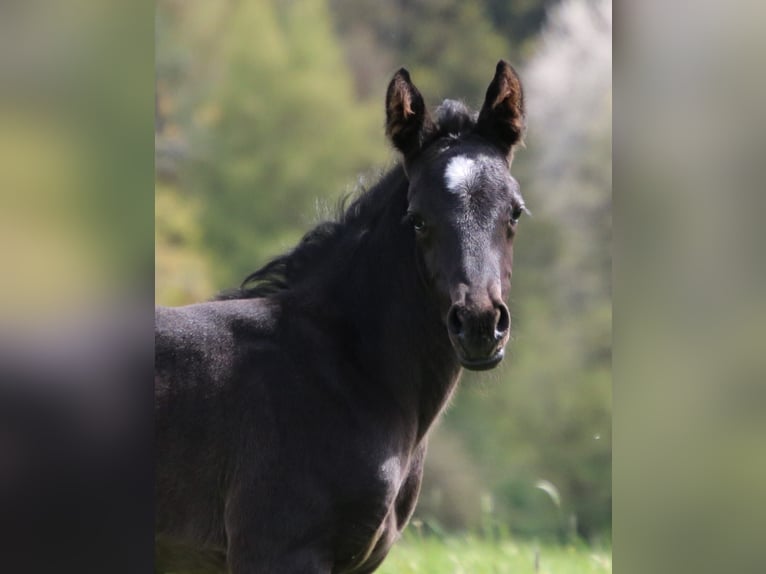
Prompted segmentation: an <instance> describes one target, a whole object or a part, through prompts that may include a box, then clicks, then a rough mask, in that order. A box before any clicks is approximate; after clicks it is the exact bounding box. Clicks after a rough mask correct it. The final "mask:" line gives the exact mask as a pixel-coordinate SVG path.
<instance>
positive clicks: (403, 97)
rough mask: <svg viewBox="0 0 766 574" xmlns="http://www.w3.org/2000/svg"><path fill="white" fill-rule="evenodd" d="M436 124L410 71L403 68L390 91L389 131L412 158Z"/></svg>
mask: <svg viewBox="0 0 766 574" xmlns="http://www.w3.org/2000/svg"><path fill="white" fill-rule="evenodd" d="M432 128H433V122H432V121H431V117H430V116H429V114H428V110H427V109H426V104H425V102H424V101H423V96H421V95H420V92H419V91H418V89H417V88H416V87H415V85H414V84H413V83H412V81H410V73H409V72H408V71H407V70H405V69H404V68H401V69H400V70H399V71H398V72H396V74H394V77H393V78H392V79H391V83H390V84H388V91H387V92H386V135H387V136H388V138H389V139H390V140H391V143H393V144H394V147H396V149H398V150H399V151H400V152H402V154H404V157H405V158H408V157H411V156H412V155H414V154H415V153H417V152H418V151H420V148H421V147H422V146H423V141H424V140H425V137H426V136H427V135H428V133H429V132H430V131H431V130H432Z"/></svg>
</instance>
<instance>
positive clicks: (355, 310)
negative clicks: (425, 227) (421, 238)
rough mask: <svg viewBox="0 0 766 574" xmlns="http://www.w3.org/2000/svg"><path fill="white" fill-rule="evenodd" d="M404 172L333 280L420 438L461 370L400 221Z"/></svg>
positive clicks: (365, 354)
mask: <svg viewBox="0 0 766 574" xmlns="http://www.w3.org/2000/svg"><path fill="white" fill-rule="evenodd" d="M407 186H408V183H407V180H406V178H402V179H401V181H400V182H398V185H397V186H396V188H395V189H394V190H393V193H392V194H391V195H390V196H389V201H388V202H387V203H386V204H385V205H383V206H382V207H381V212H380V213H379V214H378V217H377V218H376V222H375V223H374V224H373V225H372V226H371V227H370V229H369V230H368V232H367V233H365V234H364V237H363V238H362V240H360V242H359V244H358V245H357V246H356V248H355V249H354V253H353V256H352V257H350V258H349V259H348V262H347V264H346V265H343V266H342V267H341V269H343V270H344V275H345V276H344V277H342V278H341V281H340V283H339V284H338V285H337V286H336V291H335V293H336V295H337V298H336V301H338V305H339V307H338V308H341V309H345V310H346V311H345V312H344V321H346V322H347V323H350V325H351V326H352V333H354V334H355V335H356V338H357V340H355V341H354V344H355V345H357V352H358V354H359V360H360V363H361V364H363V365H365V366H366V367H368V372H369V373H373V374H374V383H375V384H377V385H380V386H382V387H383V388H384V389H385V392H386V393H387V394H388V395H390V396H393V398H394V402H395V404H396V405H397V408H398V409H399V410H401V411H403V412H404V413H405V418H406V420H408V421H409V422H410V423H411V424H412V425H414V427H413V428H414V429H416V436H417V438H418V440H420V439H421V438H422V437H423V436H424V435H425V433H426V432H427V430H428V428H429V427H430V426H431V424H432V423H433V422H434V420H435V419H436V417H437V416H438V415H439V413H440V412H441V411H442V409H443V408H444V406H445V405H446V404H447V402H448V400H449V398H450V396H451V394H452V392H453V391H454V388H455V385H456V383H457V380H458V377H459V375H460V371H461V369H460V365H459V363H458V361H457V359H456V357H455V353H454V351H453V349H452V346H451V344H450V342H449V339H448V336H447V331H446V327H445V325H444V322H443V320H442V317H441V313H440V310H439V307H438V304H437V302H436V300H435V299H434V294H433V293H432V291H431V290H430V288H429V287H428V286H427V285H426V283H425V282H424V280H423V277H422V276H421V274H420V273H419V271H418V266H417V252H416V248H415V238H414V235H413V234H412V233H411V232H410V231H409V230H408V229H407V228H406V227H405V226H404V225H403V224H402V218H403V216H404V214H405V212H406V209H407Z"/></svg>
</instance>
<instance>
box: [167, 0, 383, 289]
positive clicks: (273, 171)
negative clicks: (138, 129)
mask: <svg viewBox="0 0 766 574" xmlns="http://www.w3.org/2000/svg"><path fill="white" fill-rule="evenodd" d="M195 13H197V14H195ZM203 15H207V16H203ZM195 16H196V17H195ZM183 17H184V19H189V20H191V21H192V24H190V25H189V28H190V29H191V31H190V32H187V33H188V34H189V37H188V38H187V40H188V43H189V44H191V46H188V45H187V49H189V50H190V52H191V54H192V56H191V58H189V59H190V60H191V63H189V62H188V60H187V63H185V64H184V63H183V59H182V58H175V60H174V61H173V60H172V59H171V58H170V57H169V60H170V61H169V63H168V67H169V68H170V69H173V65H175V67H176V68H179V67H180V68H184V66H186V67H189V66H190V69H187V70H186V71H185V72H184V73H183V76H184V77H185V78H187V79H186V80H185V82H186V86H188V88H189V89H188V90H184V89H182V90H180V93H181V94H182V95H181V96H179V98H178V100H179V101H178V103H177V108H178V113H177V121H178V122H179V123H181V124H182V126H183V133H184V135H185V137H186V138H187V140H188V146H189V152H188V153H189V156H188V157H187V158H186V161H185V162H184V165H183V166H182V169H181V170H180V172H179V175H180V180H181V182H182V187H183V189H184V190H187V192H188V193H192V194H194V195H195V196H197V197H198V198H200V200H201V201H202V203H203V205H204V209H202V210H201V211H200V214H199V216H200V225H201V229H202V232H203V237H202V240H201V245H200V247H202V246H204V249H206V250H207V251H208V253H209V255H210V261H211V265H212V271H213V273H214V284H215V285H216V286H218V287H224V286H232V285H235V284H237V283H238V282H239V281H240V280H241V279H242V278H243V277H244V276H245V275H246V274H247V273H248V272H250V271H252V270H254V269H255V268H257V267H258V266H259V265H260V264H262V263H264V262H265V260H266V259H267V258H268V257H269V256H274V255H277V254H279V253H281V252H282V251H284V250H285V249H287V248H289V247H290V246H291V245H292V244H294V242H295V241H296V240H297V238H298V237H299V236H300V234H301V233H302V232H303V231H305V230H306V229H307V228H308V227H309V226H310V225H311V224H312V220H313V219H314V218H315V217H316V204H315V202H316V201H317V198H320V199H327V200H330V202H331V203H332V202H333V201H334V200H335V199H337V198H338V197H339V196H340V195H341V194H342V193H343V192H344V191H347V190H348V188H349V185H348V184H349V182H350V180H351V179H352V178H353V177H355V175H356V174H358V173H360V172H364V171H366V170H369V169H371V167H372V166H373V165H376V164H379V163H381V162H382V161H383V160H384V159H385V158H386V157H387V155H386V149H387V148H386V146H385V141H384V138H383V136H382V133H381V130H380V124H381V122H382V118H381V116H382V106H380V105H379V106H376V107H375V108H374V109H373V108H372V107H371V106H369V105H367V106H364V105H360V104H358V103H357V102H356V101H355V100H354V95H353V88H352V82H351V79H350V76H349V74H348V72H347V71H346V68H345V66H344V63H343V60H342V58H341V55H340V50H339V49H338V47H337V41H336V39H335V38H334V36H333V35H332V29H331V26H330V20H329V16H328V13H327V10H326V7H325V4H324V2H323V1H322V0H295V1H293V2H290V3H283V2H244V3H234V4H227V5H226V8H225V10H224V9H223V8H220V7H217V8H215V9H211V8H210V7H209V5H208V3H205V2H191V3H186V6H185V7H184V16H183ZM205 20H206V21H208V22H211V24H210V26H211V27H212V28H213V29H216V30H217V29H219V28H221V27H222V28H223V29H225V33H223V34H220V35H217V36H216V37H215V39H214V41H213V39H212V38H211V36H209V35H207V36H206V35H204V34H198V33H196V32H195V30H196V27H195V25H194V23H196V22H201V21H205ZM220 22H225V24H220ZM196 50H200V53H199V54H197V53H195V52H196ZM202 50H204V51H202ZM171 56H172V53H171ZM197 57H199V59H200V62H196V61H195V59H196V58H197ZM174 62H175V63H174ZM168 76H170V77H171V78H172V74H170V72H168ZM190 76H191V77H192V78H193V81H191V80H189V79H188V78H189V77H190Z"/></svg>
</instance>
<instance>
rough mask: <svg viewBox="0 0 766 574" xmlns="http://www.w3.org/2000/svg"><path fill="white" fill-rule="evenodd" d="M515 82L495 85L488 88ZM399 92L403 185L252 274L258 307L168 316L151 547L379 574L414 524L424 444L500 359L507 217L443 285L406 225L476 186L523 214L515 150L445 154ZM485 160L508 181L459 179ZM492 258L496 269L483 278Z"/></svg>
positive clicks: (383, 185)
mask: <svg viewBox="0 0 766 574" xmlns="http://www.w3.org/2000/svg"><path fill="white" fill-rule="evenodd" d="M501 64H502V63H501ZM505 66H507V65H505ZM509 68H510V67H509V66H507V67H503V68H502V70H501V66H500V65H498V72H497V75H496V78H495V83H497V82H498V77H499V76H500V75H501V71H502V73H504V74H506V76H507V74H508V73H509V72H508V71H507V70H508V69H509ZM405 75H406V72H404V75H403V74H402V72H400V73H399V74H398V75H397V76H395V79H394V80H393V81H392V86H394V84H396V83H397V82H398V84H397V86H398V88H394V89H393V92H392V88H389V94H388V98H387V110H388V112H389V113H388V115H389V118H388V125H387V131H388V132H389V135H390V136H391V138H392V141H393V142H394V145H395V146H396V147H397V148H399V149H400V151H402V153H403V154H404V157H405V161H404V163H403V164H402V165H400V166H398V167H396V168H395V169H394V170H392V171H391V172H390V173H389V174H387V175H386V176H385V177H384V178H383V179H382V180H381V181H380V182H379V183H378V184H377V185H376V186H375V187H373V188H372V189H370V190H369V191H367V192H365V193H364V194H363V195H362V196H361V197H360V198H359V199H358V200H357V201H356V202H354V204H352V205H351V207H350V208H349V209H348V210H347V211H346V213H345V214H344V215H343V220H342V221H340V222H337V223H335V224H327V225H326V226H320V227H318V228H317V229H316V230H314V231H313V232H311V233H309V234H308V235H307V236H306V237H305V238H304V240H303V241H302V242H301V244H299V246H298V247H297V248H296V250H294V252H293V253H292V254H290V255H288V256H284V257H282V258H280V259H278V260H276V261H275V262H274V263H272V264H270V265H269V266H267V267H265V268H264V269H262V270H261V271H259V272H257V273H256V274H255V279H256V280H257V281H259V282H260V283H259V285H256V287H255V288H253V289H251V290H248V289H246V288H243V289H242V290H240V291H237V292H235V293H231V294H228V295H222V296H221V298H220V299H219V300H216V301H211V302H208V303H202V304H197V305H190V306H187V307H181V308H176V309H168V308H158V310H157V336H156V388H157V402H156V420H157V423H156V428H157V449H158V450H157V456H158V467H157V469H158V470H157V531H158V534H159V535H160V536H166V537H170V538H173V539H177V540H185V541H187V542H188V543H189V544H192V545H195V546H197V547H202V548H206V547H207V548H220V549H222V550H225V553H226V558H227V561H228V564H229V567H230V569H231V571H232V572H234V573H237V574H239V573H244V572H259V573H269V572H275V573H276V572H279V573H293V572H294V573H298V572H301V573H303V572H309V573H317V574H319V573H322V574H330V573H334V574H341V573H348V574H351V573H364V572H372V571H374V570H375V569H376V568H377V566H378V565H379V564H380V563H381V562H382V561H383V559H384V558H385V556H386V554H387V552H388V551H389V549H390V547H391V545H392V544H393V543H394V541H395V540H396V538H397V537H398V535H399V533H400V532H401V530H402V529H403V528H404V526H405V525H406V523H407V521H408V520H409V518H410V516H411V514H412V512H413V510H414V508H415V503H416V500H417V497H418V493H419V489H420V483H421V479H422V473H423V461H424V457H425V450H426V444H427V434H428V430H429V428H430V427H431V426H432V424H433V422H434V421H435V420H436V418H437V417H438V415H439V413H440V412H441V411H442V410H443V408H444V406H445V405H446V404H447V403H448V401H449V399H450V396H451V395H452V393H453V392H454V389H455V387H456V384H457V381H458V378H459V375H460V372H461V368H462V366H468V367H469V368H488V367H490V366H494V365H495V364H497V362H499V359H501V358H502V347H503V346H504V345H505V342H506V341H507V337H508V333H507V331H508V328H509V326H510V322H509V321H510V319H509V317H507V309H506V308H505V306H504V303H502V299H501V298H502V296H503V295H504V294H505V292H507V289H508V287H509V285H508V284H507V283H508V281H509V280H510V277H509V275H510V259H509V256H508V254H507V251H508V249H507V246H509V245H510V239H506V231H505V230H506V227H505V226H507V225H508V223H507V217H506V219H503V217H505V216H504V215H503V214H502V213H501V214H500V215H499V216H498V217H499V218H500V220H502V222H501V223H502V225H501V228H502V229H501V231H502V237H501V232H500V231H497V229H495V223H494V219H497V217H495V218H494V219H493V217H494V216H493V217H489V216H487V213H490V212H491V213H494V211H493V209H494V207H493V205H494V204H493V203H492V202H490V201H489V196H488V198H484V199H481V198H480V197H479V195H480V193H479V191H476V192H475V193H474V196H475V198H478V200H480V201H483V202H484V203H485V205H483V206H482V207H481V208H480V209H479V210H478V211H481V213H482V214H483V215H482V217H481V218H478V217H473V216H471V213H473V212H471V211H469V209H468V207H466V208H465V209H464V211H463V213H462V215H460V217H459V218H458V219H459V220H460V221H462V223H461V224H460V225H462V228H465V229H474V230H475V233H474V241H473V243H471V242H470V241H469V242H468V243H459V244H457V245H456V246H453V247H455V248H456V249H457V251H456V252H454V253H453V254H452V256H451V257H447V259H446V260H448V261H452V260H453V259H454V260H456V261H458V263H459V264H458V266H457V267H456V268H455V269H451V268H449V266H447V267H444V265H443V264H442V263H440V261H441V259H440V256H439V254H438V253H436V252H435V250H434V249H432V248H429V247H427V244H430V243H431V242H433V241H435V240H434V239H433V237H432V236H429V237H428V238H425V237H424V232H423V229H422V228H420V227H419V222H416V223H415V224H414V225H413V223H412V218H413V216H412V209H413V206H414V205H420V206H421V207H419V208H418V209H422V210H424V211H425V212H426V213H436V212H439V210H440V209H442V210H443V207H444V206H443V205H441V206H440V205H431V206H430V207H429V204H428V201H426V200H427V199H428V198H427V197H425V198H424V197H423V195H421V196H420V197H419V199H418V201H416V199H417V198H415V197H414V195H415V192H413V185H415V184H416V183H417V182H420V183H417V185H418V186H419V188H427V187H428V184H427V182H426V183H424V181H426V180H429V181H430V180H433V179H434V176H433V173H432V172H433V170H437V171H438V170H441V172H445V171H446V172H448V173H447V175H446V176H445V177H446V178H447V185H452V187H453V188H454V189H453V190H452V191H451V192H450V193H448V194H446V199H445V201H448V202H456V201H462V202H463V203H466V198H467V197H468V191H470V190H468V187H470V186H469V184H470V181H468V180H469V179H471V178H474V179H476V181H477V182H478V181H479V180H481V181H482V182H483V184H482V185H483V186H484V187H493V186H494V187H498V189H499V188H502V190H503V191H502V193H501V192H499V191H497V190H494V191H495V192H496V193H495V195H497V196H498V197H497V198H495V201H494V203H496V204H497V205H501V204H502V206H504V207H503V209H508V207H507V205H511V207H512V209H514V210H515V209H517V208H518V207H519V205H517V204H520V203H519V202H520V196H518V197H516V195H517V194H514V191H515V190H514V189H511V188H512V185H511V183H509V181H506V179H503V178H504V177H506V176H502V175H497V176H496V175H493V174H495V171H493V169H496V166H497V165H500V166H501V167H502V165H505V168H504V169H505V172H506V173H507V165H508V163H507V160H506V156H507V153H508V151H509V149H508V148H510V147H511V146H508V148H505V149H503V147H502V145H501V146H498V144H497V143H496V142H492V141H491V140H490V141H486V140H485V139H477V138H476V137H475V136H474V135H473V133H470V134H467V135H466V137H465V138H463V139H462V140H461V139H460V138H459V137H458V135H456V134H452V135H450V136H449V137H446V138H445V137H444V136H443V135H439V133H438V132H437V131H435V130H436V128H435V127H433V126H430V125H429V123H428V122H430V119H429V118H428V117H427V116H425V115H423V113H422V112H420V114H421V115H420V117H418V109H422V110H424V106H423V107H420V104H421V103H422V99H420V100H419V93H417V90H416V89H415V88H414V86H412V84H411V83H410V82H409V76H408V75H406V77H405ZM513 77H514V78H515V74H514V76H513ZM397 90H398V91H397ZM491 90H492V85H491V86H490V91H491ZM519 96H520V92H519ZM407 98H409V99H407ZM489 98H490V93H489V91H488V99H489ZM397 102H398V103H397ZM397 106H398V108H397ZM408 107H409V110H410V112H409V113H407V110H406V108H408ZM413 110H414V111H413ZM461 113H462V112H461ZM397 114H398V115H397ZM413 119H414V120H415V121H418V122H420V124H421V125H420V127H418V126H414V127H413V125H411V122H412V121H413ZM461 121H464V122H465V123H466V125H468V126H469V127H471V128H472V127H473V124H474V123H475V121H476V120H475V118H473V119H471V117H470V116H465V117H463V118H462V120H461ZM402 122H404V123H402ZM444 123H448V122H446V121H445V122H444ZM424 130H434V131H433V132H432V133H428V134H426V133H424ZM407 133H409V134H410V135H409V136H407ZM403 134H404V135H403ZM413 137H414V138H415V139H416V140H421V141H420V143H418V141H413V140H412V138H413ZM429 138H430V139H431V140H432V141H433V142H436V143H435V147H433V146H432V147H431V149H426V148H425V146H424V143H423V142H425V141H427V140H428V139H429ZM517 139H518V138H517ZM514 143H515V142H514ZM498 147H500V150H501V151H498ZM450 149H452V151H450ZM437 157H438V160H437V159H436V158H437ZM487 157H490V158H495V160H496V161H495V163H493V164H492V165H493V166H495V167H492V166H489V167H487V168H486V169H485V168H482V171H476V172H475V173H469V172H468V171H466V169H467V168H466V166H475V165H479V164H480V163H481V162H482V161H484V160H483V159H482V158H487ZM429 158H430V159H429ZM455 158H459V159H460V161H458V162H452V163H449V162H450V160H452V159H455ZM427 160H428V161H427ZM426 162H427V165H426ZM498 162H500V163H498ZM503 162H505V163H503ZM450 165H452V166H453V167H452V168H451V171H449V169H450V168H449V166H450ZM455 165H458V168H455V167H454V166H455ZM497 169H500V168H497ZM500 171H502V169H500ZM498 173H500V172H498ZM507 177H508V178H509V177H510V176H507ZM496 179H497V182H499V181H500V180H502V182H501V183H502V184H500V183H497V182H496V181H495V180H496ZM471 185H473V184H471ZM477 185H478V184H477ZM461 186H463V187H466V190H468V191H466V193H465V194H463V195H464V196H465V197H463V198H462V199H461V198H460V197H458V196H459V195H460V193H462V192H460V193H458V190H459V188H460V189H462V188H461ZM482 193H483V192H482ZM423 194H425V192H423ZM502 194H505V195H502ZM442 195H444V193H443V192H442ZM453 196H454V197H453ZM445 205H446V204H445ZM466 205H467V203H466ZM520 205H523V204H520ZM472 209H473V208H472ZM429 210H430V212H429ZM474 211H475V212H476V213H478V211H477V210H476V209H474ZM495 211H496V210H495ZM498 213H499V212H498ZM469 216H470V217H473V220H472V221H474V223H473V224H469V223H466V222H468V220H469ZM418 217H420V216H418ZM485 219H486V220H487V221H486V223H485V224H484V228H487V229H488V231H487V232H486V233H485V235H486V237H487V238H488V239H486V244H484V245H482V244H481V242H479V241H478V240H476V238H477V237H479V235H480V233H479V231H480V230H479V227H480V226H479V223H477V222H479V221H484V220H485ZM490 219H491V221H490ZM456 221H457V220H456ZM452 225H453V226H454V225H458V224H456V223H454V222H452ZM498 225H499V224H498ZM445 226H447V224H446V223H445ZM472 226H473V227H472ZM446 228H447V227H445V229H446ZM498 229H500V227H498ZM509 237H510V235H509ZM443 243H444V244H449V241H446V240H445V241H444V242H443ZM424 245H425V246H424ZM472 246H473V247H472ZM498 246H500V247H498ZM493 248H495V249H496V250H497V257H494V258H493V262H492V263H491V264H489V263H488V262H487V261H485V260H482V261H479V260H478V258H479V257H480V255H481V253H480V252H482V251H484V252H490V253H492V252H493V251H492V249H493ZM506 264H507V266H508V268H507V274H508V277H505V274H506V270H505V268H504V266H505V265H506ZM472 265H473V267H472ZM474 267H475V268H476V269H474ZM487 269H490V271H486V270H487ZM454 277H457V278H458V280H457V281H455V280H453V279H454ZM475 277H478V280H477V281H474V280H473V279H475ZM442 283H444V285H442ZM447 284H449V285H447ZM474 284H476V285H479V287H476V286H475V285H474ZM445 326H446V327H447V328H445ZM456 345H457V347H456ZM498 357H499V358H498Z"/></svg>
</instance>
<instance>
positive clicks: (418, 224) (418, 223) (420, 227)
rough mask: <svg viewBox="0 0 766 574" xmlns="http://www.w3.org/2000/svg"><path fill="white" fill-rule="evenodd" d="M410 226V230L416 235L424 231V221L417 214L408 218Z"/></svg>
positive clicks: (412, 214)
mask: <svg viewBox="0 0 766 574" xmlns="http://www.w3.org/2000/svg"><path fill="white" fill-rule="evenodd" d="M409 220H410V224H411V225H412V228H413V229H414V230H415V231H417V232H418V233H422V232H424V231H425V230H426V222H425V220H424V219H423V218H422V217H421V216H420V215H418V214H417V213H411V214H410V216H409Z"/></svg>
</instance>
